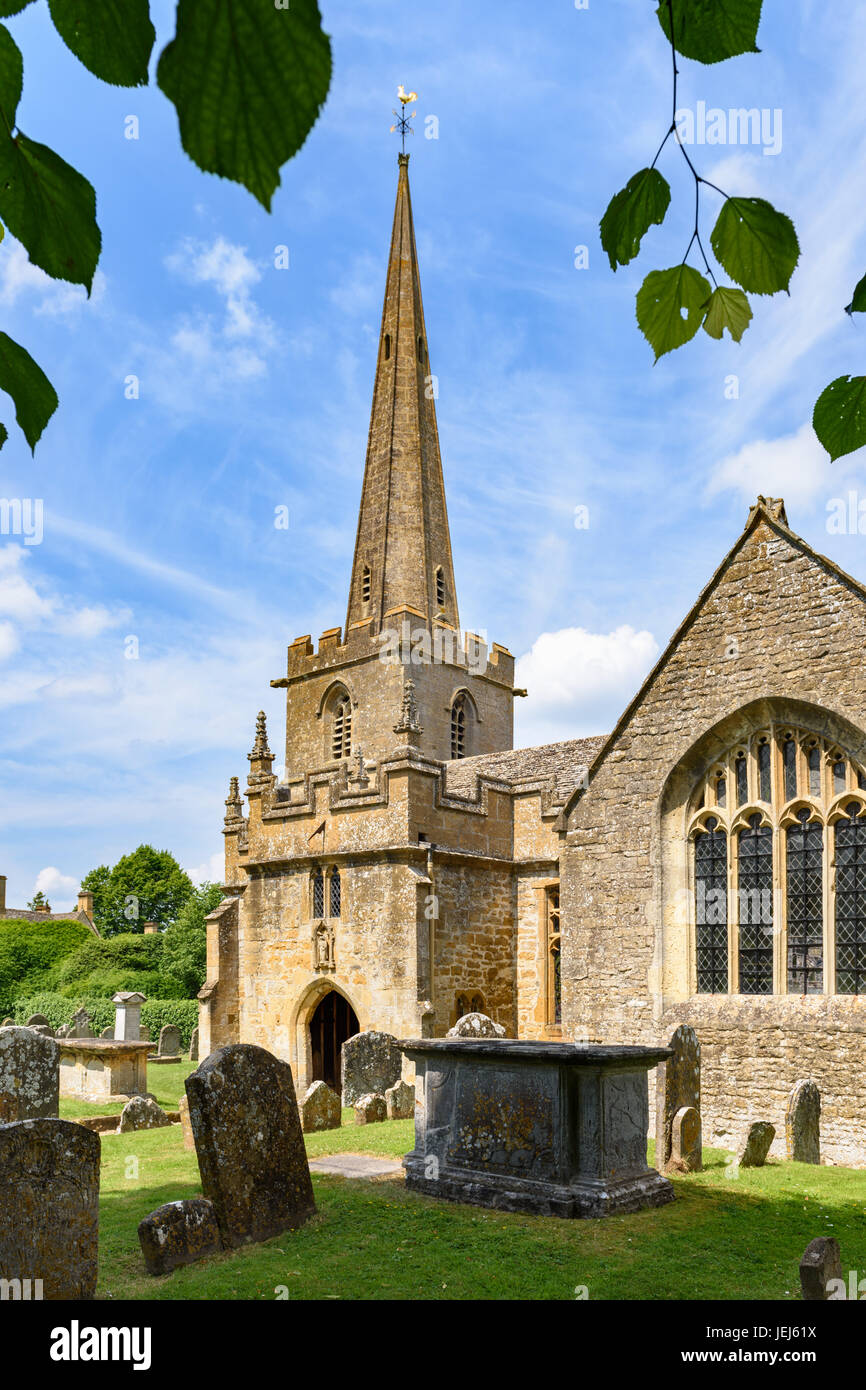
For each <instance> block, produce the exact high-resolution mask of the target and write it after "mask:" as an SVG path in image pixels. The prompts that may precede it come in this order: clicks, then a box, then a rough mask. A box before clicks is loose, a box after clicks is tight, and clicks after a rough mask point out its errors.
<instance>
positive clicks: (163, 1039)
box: [156, 1023, 180, 1057]
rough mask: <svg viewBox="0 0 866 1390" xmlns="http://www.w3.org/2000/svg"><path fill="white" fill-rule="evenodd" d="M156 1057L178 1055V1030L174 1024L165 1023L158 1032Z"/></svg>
mask: <svg viewBox="0 0 866 1390" xmlns="http://www.w3.org/2000/svg"><path fill="white" fill-rule="evenodd" d="M156 1055H157V1057H177V1056H179V1055H180V1029H179V1028H178V1027H177V1025H176V1024H174V1023H166V1024H165V1026H164V1027H163V1028H160V1030H159V1046H158V1048H157V1054H156Z"/></svg>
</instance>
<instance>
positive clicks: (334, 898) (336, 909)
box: [330, 869, 341, 917]
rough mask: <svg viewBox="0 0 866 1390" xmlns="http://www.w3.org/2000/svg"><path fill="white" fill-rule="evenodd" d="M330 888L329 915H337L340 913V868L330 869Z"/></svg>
mask: <svg viewBox="0 0 866 1390" xmlns="http://www.w3.org/2000/svg"><path fill="white" fill-rule="evenodd" d="M330 889H331V894H330V896H331V904H330V906H331V916H332V917H339V915H340V899H341V884H340V870H339V869H332V870H331V874H330Z"/></svg>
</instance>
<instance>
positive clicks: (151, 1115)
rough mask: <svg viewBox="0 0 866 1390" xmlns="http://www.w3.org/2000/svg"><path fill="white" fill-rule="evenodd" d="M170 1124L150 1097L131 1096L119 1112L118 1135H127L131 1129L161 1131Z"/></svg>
mask: <svg viewBox="0 0 866 1390" xmlns="http://www.w3.org/2000/svg"><path fill="white" fill-rule="evenodd" d="M170 1124H171V1120H170V1119H169V1118H168V1116H167V1115H166V1113H165V1111H164V1110H163V1109H161V1107H160V1106H158V1105H157V1103H156V1101H155V1100H152V1099H151V1098H150V1096H133V1097H132V1099H131V1100H128V1101H127V1102H126V1105H124V1107H123V1109H122V1110H121V1112H120V1125H119V1126H118V1134H127V1133H129V1131H130V1130H133V1129H162V1128H163V1127H164V1126H165V1125H170Z"/></svg>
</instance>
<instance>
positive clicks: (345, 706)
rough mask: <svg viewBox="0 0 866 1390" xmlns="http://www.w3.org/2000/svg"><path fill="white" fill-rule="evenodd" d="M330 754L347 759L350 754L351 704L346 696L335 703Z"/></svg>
mask: <svg viewBox="0 0 866 1390" xmlns="http://www.w3.org/2000/svg"><path fill="white" fill-rule="evenodd" d="M331 752H332V753H333V756H334V757H335V758H348V757H349V756H350V755H351V752H352V702H351V700H350V699H349V697H348V695H343V696H341V698H340V699H339V700H338V701H337V704H336V707H335V709H334V727H333V737H332V743H331Z"/></svg>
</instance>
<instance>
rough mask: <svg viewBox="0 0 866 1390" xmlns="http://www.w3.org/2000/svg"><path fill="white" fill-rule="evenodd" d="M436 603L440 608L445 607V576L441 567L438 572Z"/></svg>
mask: <svg viewBox="0 0 866 1390" xmlns="http://www.w3.org/2000/svg"><path fill="white" fill-rule="evenodd" d="M436 603H437V604H438V606H439V607H440V608H444V607H445V575H444V573H443V570H442V566H441V565H440V566H439V568H438V569H437V571H436Z"/></svg>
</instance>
